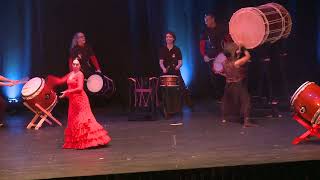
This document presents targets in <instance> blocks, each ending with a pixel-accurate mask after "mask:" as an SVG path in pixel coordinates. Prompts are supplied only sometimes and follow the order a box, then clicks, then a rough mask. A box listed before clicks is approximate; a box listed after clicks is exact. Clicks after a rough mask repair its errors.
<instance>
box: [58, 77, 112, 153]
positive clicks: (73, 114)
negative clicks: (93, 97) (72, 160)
mask: <svg viewBox="0 0 320 180" xmlns="http://www.w3.org/2000/svg"><path fill="white" fill-rule="evenodd" d="M83 79H84V78H83V74H82V72H79V73H76V74H75V75H74V76H73V77H71V76H70V75H69V76H68V78H67V84H68V91H70V93H67V94H66V96H67V97H68V98H69V109H68V124H67V128H66V129H65V139H64V145H63V148H71V149H86V148H90V147H95V146H99V145H106V144H108V143H109V142H110V140H111V138H110V137H109V136H108V132H107V131H106V130H104V129H103V127H102V126H101V125H100V124H99V123H98V122H97V121H96V119H95V117H94V115H93V114H92V111H91V108H90V103H89V99H88V96H87V95H86V93H85V91H84V90H83ZM79 87H80V88H79ZM75 89H77V90H75Z"/></svg>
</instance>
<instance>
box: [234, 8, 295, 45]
mask: <svg viewBox="0 0 320 180" xmlns="http://www.w3.org/2000/svg"><path fill="white" fill-rule="evenodd" d="M291 28H292V20H291V16H290V14H289V12H288V11H287V10H286V9H285V8H284V7H283V6H281V5H279V4H276V3H268V4H265V5H261V6H258V7H247V8H242V9H239V10H238V11H236V12H235V13H234V14H233V15H232V17H231V19H230V22H229V31H230V35H231V37H232V39H233V41H234V42H235V43H236V44H241V45H243V46H244V47H246V48H247V49H253V48H255V47H257V46H259V45H261V44H263V43H266V42H270V43H274V42H276V41H277V40H279V39H281V38H287V37H288V36H289V34H290V32H291Z"/></svg>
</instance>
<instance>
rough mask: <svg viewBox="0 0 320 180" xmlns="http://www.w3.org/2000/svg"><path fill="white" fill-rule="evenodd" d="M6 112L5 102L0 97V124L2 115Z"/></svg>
mask: <svg viewBox="0 0 320 180" xmlns="http://www.w3.org/2000/svg"><path fill="white" fill-rule="evenodd" d="M5 111H6V102H5V100H4V99H3V98H2V97H1V96H0V124H1V123H3V121H4V114H5Z"/></svg>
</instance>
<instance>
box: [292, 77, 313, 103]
mask: <svg viewBox="0 0 320 180" xmlns="http://www.w3.org/2000/svg"><path fill="white" fill-rule="evenodd" d="M310 84H315V83H314V82H310V81H306V82H305V83H303V84H302V85H301V86H299V88H298V89H297V90H296V91H295V92H294V93H293V95H292V97H291V100H290V103H291V106H293V105H294V102H295V101H296V99H297V98H298V96H299V95H300V93H301V92H302V91H304V90H305V89H306V88H307V87H308V86H309V85H310Z"/></svg>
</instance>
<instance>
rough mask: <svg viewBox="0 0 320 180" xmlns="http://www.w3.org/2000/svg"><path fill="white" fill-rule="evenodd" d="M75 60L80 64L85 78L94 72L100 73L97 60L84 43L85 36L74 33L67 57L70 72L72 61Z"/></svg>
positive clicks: (80, 33)
mask: <svg viewBox="0 0 320 180" xmlns="http://www.w3.org/2000/svg"><path fill="white" fill-rule="evenodd" d="M76 58H77V59H78V60H79V61H80V63H81V71H82V72H83V74H84V77H85V78H88V77H89V76H90V74H92V73H94V71H96V72H99V73H101V69H100V65H99V62H98V59H97V57H96V56H95V54H94V52H93V50H92V48H91V47H90V46H89V45H88V44H87V43H86V38H85V35H84V34H83V33H82V32H78V33H76V34H75V35H74V36H73V39H72V42H71V47H70V56H69V68H70V71H71V70H72V61H73V60H74V59H76Z"/></svg>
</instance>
